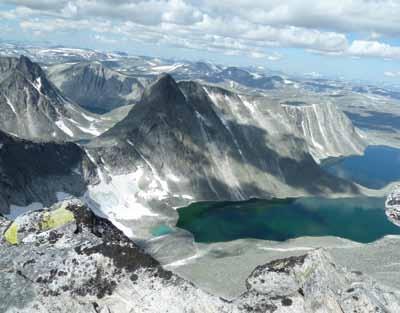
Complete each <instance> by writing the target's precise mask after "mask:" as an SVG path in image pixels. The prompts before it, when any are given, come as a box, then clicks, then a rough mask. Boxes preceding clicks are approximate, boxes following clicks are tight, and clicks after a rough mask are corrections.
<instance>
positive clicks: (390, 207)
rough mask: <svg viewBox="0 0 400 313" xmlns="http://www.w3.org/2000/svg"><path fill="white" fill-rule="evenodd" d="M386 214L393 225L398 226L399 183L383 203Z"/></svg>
mask: <svg viewBox="0 0 400 313" xmlns="http://www.w3.org/2000/svg"><path fill="white" fill-rule="evenodd" d="M385 207H386V216H387V217H388V219H389V220H390V221H391V222H392V223H393V224H395V225H397V226H400V185H399V186H397V187H396V188H395V189H394V191H393V192H392V193H391V194H389V196H388V197H387V199H386V203H385Z"/></svg>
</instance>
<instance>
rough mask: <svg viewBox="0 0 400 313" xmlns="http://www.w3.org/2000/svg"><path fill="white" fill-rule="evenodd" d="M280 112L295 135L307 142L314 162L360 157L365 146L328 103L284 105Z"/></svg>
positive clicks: (341, 115) (345, 119)
mask: <svg viewBox="0 0 400 313" xmlns="http://www.w3.org/2000/svg"><path fill="white" fill-rule="evenodd" d="M283 110H284V112H285V113H286V116H287V120H288V122H289V123H291V124H292V125H293V128H294V132H295V133H296V134H298V135H299V136H300V137H302V138H304V139H305V140H306V141H307V145H308V147H309V150H310V153H311V154H312V155H313V156H314V158H315V159H316V160H320V159H324V158H328V157H339V156H343V155H351V154H362V153H363V151H364V149H365V148H366V146H367V144H366V142H365V141H364V140H363V139H362V138H361V136H360V135H359V133H358V132H357V131H356V129H355V128H354V126H353V124H352V123H351V121H350V119H349V118H348V117H347V116H346V115H345V114H344V113H343V112H340V111H339V110H338V109H336V107H335V105H333V104H332V103H330V102H328V103H325V104H320V105H318V104H304V105H283Z"/></svg>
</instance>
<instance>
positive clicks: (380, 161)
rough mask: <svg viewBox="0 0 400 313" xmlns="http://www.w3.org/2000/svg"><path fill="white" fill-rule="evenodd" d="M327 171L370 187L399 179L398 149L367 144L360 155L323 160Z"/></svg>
mask: <svg viewBox="0 0 400 313" xmlns="http://www.w3.org/2000/svg"><path fill="white" fill-rule="evenodd" d="M322 167H323V168H324V169H325V170H326V171H328V172H329V173H331V174H333V175H336V176H338V177H341V178H344V179H347V180H351V181H354V182H356V183H358V184H360V185H363V186H365V187H368V188H372V189H380V188H383V187H385V186H386V185H388V184H389V183H391V182H394V181H400V149H396V148H391V147H386V146H369V147H367V149H366V150H365V153H364V155H362V156H349V157H345V158H341V159H337V160H329V161H326V162H324V165H323V166H322Z"/></svg>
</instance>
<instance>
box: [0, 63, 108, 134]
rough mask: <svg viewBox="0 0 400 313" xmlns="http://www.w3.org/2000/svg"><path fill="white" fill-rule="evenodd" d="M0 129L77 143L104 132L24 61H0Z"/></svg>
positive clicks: (37, 68)
mask: <svg viewBox="0 0 400 313" xmlns="http://www.w3.org/2000/svg"><path fill="white" fill-rule="evenodd" d="M0 110H1V112H2V114H1V116H0V129H2V130H3V131H6V132H8V133H11V134H14V135H16V136H18V137H21V138H25V139H31V140H39V141H51V140H78V139H84V138H91V137H93V136H96V135H99V134H100V133H101V132H103V131H104V130H105V126H104V125H102V121H101V119H100V118H99V117H98V116H96V115H93V114H90V113H88V112H86V111H84V110H83V109H82V108H80V107H79V106H78V105H76V104H74V103H73V102H72V101H70V100H68V99H67V98H65V97H64V96H63V95H62V94H61V92H60V91H59V90H58V89H57V88H56V87H55V86H54V85H53V84H52V83H51V82H50V81H49V80H48V79H47V77H46V75H45V73H44V72H43V70H42V69H41V68H40V66H39V65H38V64H36V63H32V62H31V61H30V60H29V59H28V58H26V57H24V56H21V57H20V58H7V57H1V58H0Z"/></svg>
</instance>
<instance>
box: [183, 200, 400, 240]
mask: <svg viewBox="0 0 400 313" xmlns="http://www.w3.org/2000/svg"><path fill="white" fill-rule="evenodd" d="M178 212H179V220H178V224H177V226H178V227H180V228H183V229H186V230H188V231H190V232H191V233H192V234H193V235H194V237H195V240H196V241H197V242H205V243H211V242H222V241H230V240H235V239H241V238H257V239H265V240H274V241H284V240H287V239H291V238H297V237H301V236H337V237H342V238H347V239H350V240H354V241H358V242H363V243H367V242H372V241H375V240H377V239H379V238H381V237H383V236H385V235H388V234H398V235H400V227H397V226H395V225H393V224H392V223H390V222H389V221H388V220H387V218H386V215H385V212H384V199H383V198H350V199H322V198H301V199H285V200H250V201H245V202H200V203H193V204H191V205H189V206H188V207H185V208H181V209H179V210H178Z"/></svg>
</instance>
